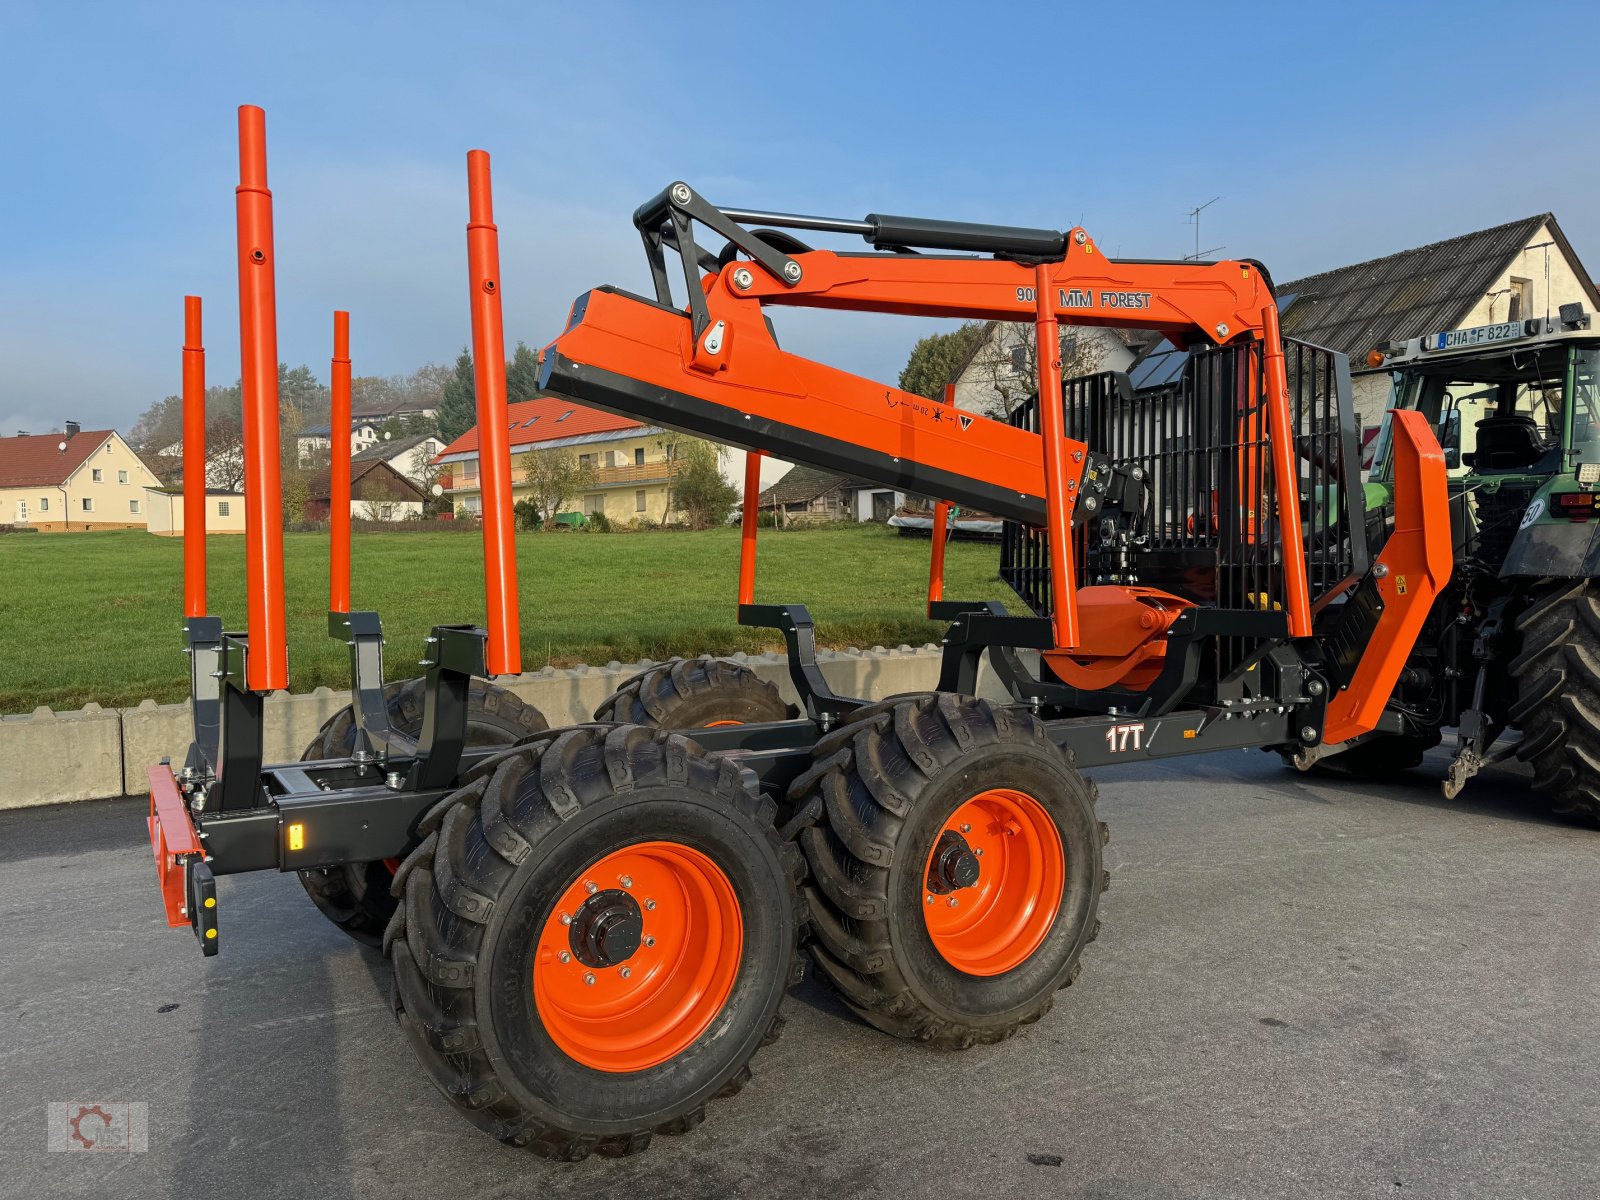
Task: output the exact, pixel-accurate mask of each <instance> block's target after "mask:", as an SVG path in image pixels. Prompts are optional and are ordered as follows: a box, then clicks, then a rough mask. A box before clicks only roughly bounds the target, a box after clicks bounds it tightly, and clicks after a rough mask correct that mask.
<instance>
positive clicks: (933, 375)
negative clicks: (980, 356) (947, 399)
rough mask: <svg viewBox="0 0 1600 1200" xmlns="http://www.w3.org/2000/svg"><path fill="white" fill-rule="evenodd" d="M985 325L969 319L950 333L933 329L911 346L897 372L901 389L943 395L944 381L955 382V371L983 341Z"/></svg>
mask: <svg viewBox="0 0 1600 1200" xmlns="http://www.w3.org/2000/svg"><path fill="white" fill-rule="evenodd" d="M987 334H988V328H987V326H985V325H984V324H983V323H982V322H978V321H969V322H968V323H967V324H965V325H963V326H961V328H959V329H956V330H954V331H952V332H950V333H935V334H930V335H929V336H927V337H925V338H923V339H922V340H921V341H919V342H918V343H917V344H916V345H915V346H913V347H911V357H910V358H908V359H907V360H906V368H905V370H903V371H901V372H900V390H901V391H903V392H910V393H912V394H913V395H916V396H926V397H927V398H928V399H930V400H941V399H943V398H944V385H945V384H947V383H954V382H955V379H956V375H957V374H958V373H959V372H960V370H961V368H962V367H963V366H964V365H965V364H966V362H967V360H968V359H969V358H970V357H971V356H972V354H973V352H974V351H975V350H977V348H978V347H979V346H980V345H981V344H982V343H983V340H984V338H985V337H986V336H987Z"/></svg>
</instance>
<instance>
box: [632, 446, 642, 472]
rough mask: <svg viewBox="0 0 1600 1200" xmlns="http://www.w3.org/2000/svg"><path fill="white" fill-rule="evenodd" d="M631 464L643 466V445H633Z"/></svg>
mask: <svg viewBox="0 0 1600 1200" xmlns="http://www.w3.org/2000/svg"><path fill="white" fill-rule="evenodd" d="M633 465H634V466H636V467H642V466H644V447H643V446H635V447H634V449H633Z"/></svg>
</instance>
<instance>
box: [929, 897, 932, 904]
mask: <svg viewBox="0 0 1600 1200" xmlns="http://www.w3.org/2000/svg"><path fill="white" fill-rule="evenodd" d="M928 903H929V904H932V903H933V897H932V896H929V897H928Z"/></svg>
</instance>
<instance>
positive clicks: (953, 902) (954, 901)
mask: <svg viewBox="0 0 1600 1200" xmlns="http://www.w3.org/2000/svg"><path fill="white" fill-rule="evenodd" d="M946 903H947V904H949V905H950V907H951V908H955V907H956V906H957V905H959V904H960V903H961V901H959V900H957V899H956V898H955V897H954V896H951V897H950V899H949V900H948V901H946Z"/></svg>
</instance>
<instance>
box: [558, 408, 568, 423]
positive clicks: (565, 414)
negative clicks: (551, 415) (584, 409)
mask: <svg viewBox="0 0 1600 1200" xmlns="http://www.w3.org/2000/svg"><path fill="white" fill-rule="evenodd" d="M571 415H572V410H571V409H570V408H569V409H567V411H566V412H564V413H562V414H561V415H560V416H559V417H557V418H556V420H557V421H565V420H566V419H567V418H568V417H570V416H571Z"/></svg>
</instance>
